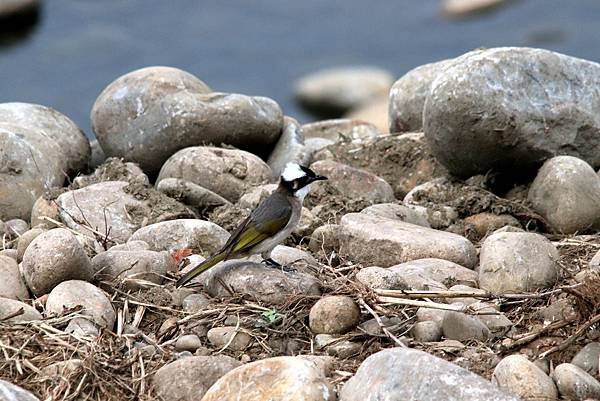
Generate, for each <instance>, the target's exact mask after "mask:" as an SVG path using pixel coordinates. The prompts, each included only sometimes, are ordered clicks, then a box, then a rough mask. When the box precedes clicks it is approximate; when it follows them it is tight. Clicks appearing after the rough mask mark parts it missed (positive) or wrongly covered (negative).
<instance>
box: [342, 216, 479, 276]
mask: <svg viewBox="0 0 600 401" xmlns="http://www.w3.org/2000/svg"><path fill="white" fill-rule="evenodd" d="M339 227H340V228H339V233H338V235H339V243H340V252H341V253H342V254H344V255H348V256H349V257H350V258H351V259H352V260H354V261H356V262H360V263H363V264H368V265H377V266H381V267H388V266H393V265H396V264H399V263H403V262H408V261H410V260H415V259H424V258H437V259H444V260H449V261H451V262H454V263H457V264H459V265H462V266H465V267H470V268H472V267H474V266H475V264H476V263H477V253H476V251H475V247H474V246H473V244H472V243H471V242H470V241H469V240H468V239H466V238H464V237H461V236H460V235H456V234H451V233H447V232H445V231H438V230H434V229H431V228H426V227H421V226H417V225H414V224H410V223H405V222H402V221H397V220H390V219H386V218H382V217H376V216H369V215H366V214H363V213H349V214H347V215H345V216H343V217H342V219H341V222H340V226H339Z"/></svg>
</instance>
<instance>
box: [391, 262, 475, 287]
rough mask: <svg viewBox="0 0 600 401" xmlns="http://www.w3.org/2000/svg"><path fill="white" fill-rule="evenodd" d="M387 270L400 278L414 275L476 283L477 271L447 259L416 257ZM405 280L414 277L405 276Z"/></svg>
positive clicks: (461, 282)
mask: <svg viewBox="0 0 600 401" xmlns="http://www.w3.org/2000/svg"><path fill="white" fill-rule="evenodd" d="M388 270H390V271H392V272H394V273H397V274H398V275H399V276H400V277H402V278H404V277H410V276H416V277H423V278H424V279H425V280H434V281H437V282H440V283H442V284H444V283H452V285H453V284H464V285H475V286H476V285H477V272H475V271H473V270H471V269H467V268H466V267H463V266H460V265H458V264H456V263H454V262H450V261H448V260H442V259H436V258H425V259H417V260H411V261H409V262H405V263H401V264H398V265H395V266H392V267H389V268H388ZM405 280H406V281H407V282H408V281H414V279H412V280H408V279H407V278H405ZM444 285H445V284H444Z"/></svg>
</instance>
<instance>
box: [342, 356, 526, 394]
mask: <svg viewBox="0 0 600 401" xmlns="http://www.w3.org/2000/svg"><path fill="white" fill-rule="evenodd" d="M425 384H426V385H425ZM339 400H340V401H363V400H446V401H481V400H487V401H509V400H510V401H517V398H516V397H514V396H512V395H510V394H507V393H505V392H503V391H502V390H501V389H499V388H498V387H496V386H494V385H493V384H491V383H490V382H489V381H487V380H485V379H484V378H483V377H481V376H479V375H476V374H475V373H471V372H469V371H468V370H466V369H463V368H461V367H459V366H457V365H454V364H452V363H450V362H447V361H445V360H443V359H441V358H438V357H435V356H433V355H431V354H428V353H426V352H423V351H419V350H415V349H410V348H398V347H397V348H390V349H386V350H383V351H379V352H377V353H376V354H373V355H371V356H369V357H368V358H367V359H365V361H364V362H363V363H362V364H361V365H360V367H359V368H358V371H357V372H356V374H355V375H354V376H353V377H352V378H350V380H348V381H347V382H346V384H344V386H343V387H342V390H341V392H340V397H339Z"/></svg>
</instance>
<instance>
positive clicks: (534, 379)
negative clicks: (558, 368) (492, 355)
mask: <svg viewBox="0 0 600 401" xmlns="http://www.w3.org/2000/svg"><path fill="white" fill-rule="evenodd" d="M492 382H493V383H495V384H497V385H498V386H499V387H500V388H502V389H504V390H506V391H509V392H511V393H513V394H516V395H518V396H519V397H522V398H523V399H528V400H529V399H542V400H555V399H557V398H558V393H557V391H556V386H555V385H554V383H553V382H552V379H551V378H550V377H548V375H547V374H546V373H544V371H543V370H542V369H540V368H539V367H537V366H536V365H535V364H534V363H533V362H530V361H529V360H527V358H525V357H524V356H523V355H509V356H507V357H506V358H504V359H502V360H501V361H500V362H499V363H498V365H497V366H496V368H495V369H494V373H493V375H492Z"/></svg>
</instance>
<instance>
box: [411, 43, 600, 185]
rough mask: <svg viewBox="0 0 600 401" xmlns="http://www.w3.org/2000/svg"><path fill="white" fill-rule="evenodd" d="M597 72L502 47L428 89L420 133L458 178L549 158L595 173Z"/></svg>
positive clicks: (472, 56) (478, 53)
mask: <svg viewBox="0 0 600 401" xmlns="http://www.w3.org/2000/svg"><path fill="white" fill-rule="evenodd" d="M598 88H600V65H599V64H596V63H593V62H590V61H586V60H582V59H578V58H575V57H569V56H566V55H563V54H559V53H554V52H551V51H548V50H542V49H531V48H518V47H503V48H494V49H484V50H475V51H472V52H469V53H467V54H465V55H463V56H461V57H458V58H456V59H454V61H452V62H450V63H449V65H447V66H446V67H445V68H444V69H443V71H442V73H440V74H438V76H437V78H436V79H435V80H434V81H433V83H432V84H431V90H430V92H429V94H428V96H427V98H426V101H425V106H424V109H423V130H424V132H425V136H426V137H427V139H428V141H429V143H430V145H431V149H432V151H433V153H434V155H435V156H436V157H437V158H438V160H439V161H440V162H441V163H442V164H443V165H445V166H446V167H447V168H448V170H449V171H450V172H451V173H453V174H455V175H457V176H462V177H468V176H472V175H475V174H478V173H481V174H485V173H487V172H488V171H489V170H513V169H523V168H531V167H537V166H539V165H540V164H542V163H543V162H544V161H545V160H546V159H548V158H551V157H553V156H555V155H560V154H563V155H571V156H576V157H579V158H581V159H583V160H585V161H587V162H588V163H589V164H590V165H592V166H593V167H598V166H599V165H600V151H599V149H600V141H599V140H598V138H599V137H600V136H599V135H598V133H599V132H600V116H599V115H598V113H596V110H598V108H599V107H600V89H598Z"/></svg>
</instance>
